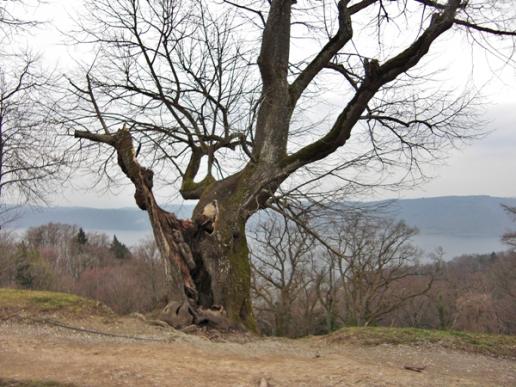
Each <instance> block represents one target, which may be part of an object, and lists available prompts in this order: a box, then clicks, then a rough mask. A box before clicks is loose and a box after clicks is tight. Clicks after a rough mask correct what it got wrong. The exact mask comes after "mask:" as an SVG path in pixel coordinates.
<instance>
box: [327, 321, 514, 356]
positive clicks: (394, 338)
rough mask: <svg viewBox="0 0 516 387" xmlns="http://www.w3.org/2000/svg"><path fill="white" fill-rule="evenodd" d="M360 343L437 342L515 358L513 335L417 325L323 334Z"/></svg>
mask: <svg viewBox="0 0 516 387" xmlns="http://www.w3.org/2000/svg"><path fill="white" fill-rule="evenodd" d="M326 339H327V340H329V341H330V342H332V343H344V342H348V343H352V344H359V345H380V344H393V345H428V344H434V345H440V346H442V347H444V348H449V349H457V350H463V351H466V352H475V353H481V354H484V355H491V356H500V357H511V358H516V336H505V335H492V334H484V333H473V332H458V331H442V330H431V329H417V328H384V327H348V328H343V329H340V330H338V331H336V332H334V333H332V334H330V335H328V336H327V337H326Z"/></svg>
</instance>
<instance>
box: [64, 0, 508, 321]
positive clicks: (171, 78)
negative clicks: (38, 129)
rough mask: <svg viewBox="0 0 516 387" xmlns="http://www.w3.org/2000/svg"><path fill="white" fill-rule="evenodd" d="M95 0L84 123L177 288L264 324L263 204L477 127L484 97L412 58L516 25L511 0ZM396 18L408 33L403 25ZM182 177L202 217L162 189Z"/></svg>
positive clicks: (76, 123) (83, 89) (82, 101)
mask: <svg viewBox="0 0 516 387" xmlns="http://www.w3.org/2000/svg"><path fill="white" fill-rule="evenodd" d="M89 7H90V17H91V19H92V20H91V23H88V22H84V24H83V28H82V32H83V34H82V35H79V36H78V40H82V41H87V42H90V43H93V44H94V47H95V53H96V59H95V61H94V63H93V64H92V65H91V66H88V68H87V70H86V77H85V80H82V81H81V80H79V79H75V78H74V79H71V84H72V87H71V90H72V91H73V93H74V95H75V105H74V106H73V107H72V108H71V109H70V112H71V113H70V116H69V119H70V121H69V122H70V125H69V127H70V130H73V131H74V135H75V137H76V138H78V139H80V140H81V146H82V148H81V149H82V150H83V151H86V150H91V152H90V153H85V154H87V155H90V157H92V158H93V159H94V160H92V161H96V163H95V165H96V166H97V168H98V169H97V170H98V171H99V172H100V173H101V174H105V175H107V176H108V177H109V178H111V179H114V178H115V177H117V176H116V174H113V173H112V171H113V166H114V164H118V165H119V167H120V170H121V171H122V172H123V173H124V174H125V175H126V176H127V177H128V178H129V179H130V180H131V182H132V184H133V185H134V187H135V191H136V193H135V199H136V203H137V205H138V206H139V207H140V208H141V209H142V210H145V211H147V212H148V214H149V218H150V221H151V224H152V227H153V231H154V237H155V239H156V242H157V245H158V248H159V250H160V252H161V255H162V257H163V258H164V259H165V260H167V262H168V263H169V268H168V270H169V276H170V278H171V293H173V296H174V297H175V298H176V299H178V300H183V301H184V302H189V303H190V304H191V305H192V306H194V307H195V305H199V304H200V305H203V306H211V305H213V304H222V305H224V307H225V308H226V310H227V312H228V316H229V317H230V319H231V320H233V321H235V322H241V323H243V324H244V325H246V326H247V327H250V328H252V327H253V326H254V318H253V314H252V308H251V299H250V284H251V270H250V262H249V254H248V253H249V252H248V247H247V241H246V237H245V224H246V222H247V220H248V219H249V217H250V216H251V215H252V214H254V213H255V212H257V211H258V210H260V209H263V208H265V207H267V205H268V202H269V200H270V199H271V198H273V197H274V196H275V195H276V193H277V192H278V190H279V189H280V186H281V187H282V188H283V189H285V190H286V191H289V192H295V190H296V189H304V190H305V191H307V190H315V191H316V192H317V194H323V193H324V192H325V191H324V190H325V187H326V184H327V183H328V182H333V188H335V185H337V191H338V190H339V187H340V186H342V184H341V183H343V182H344V183H346V182H349V181H350V180H356V178H358V176H357V175H356V172H352V170H350V167H351V166H358V167H361V168H362V169H368V168H369V169H374V170H376V171H379V170H380V171H381V170H386V167H394V168H396V167H399V168H401V169H402V170H404V171H405V175H408V176H415V175H417V173H418V172H420V165H419V163H420V161H421V160H424V159H428V158H429V157H431V156H432V155H435V154H436V152H438V151H440V150H441V149H443V148H445V147H446V146H447V145H450V144H453V143H454V142H455V141H457V140H463V139H467V138H471V137H473V136H474V135H476V134H478V132H477V131H475V129H478V128H476V127H475V126H471V125H468V123H469V122H468V121H464V118H465V117H467V116H468V114H467V113H468V110H467V108H468V107H469V106H470V103H469V102H470V101H471V99H470V98H467V97H465V98H461V97H460V96H457V94H456V93H454V92H449V93H441V92H437V91H435V90H438V88H437V87H435V86H432V85H431V84H430V85H429V84H428V83H425V81H427V80H428V79H429V77H428V76H426V77H425V76H421V77H417V76H416V75H417V74H416V73H414V72H413V69H414V68H416V67H417V66H418V64H420V62H425V61H424V60H423V59H424V58H425V56H426V55H427V53H428V52H429V51H430V50H431V47H432V46H433V44H434V42H435V41H436V40H438V39H439V38H440V37H441V36H448V37H450V36H452V35H453V33H454V31H458V32H460V31H466V32H467V33H468V34H470V35H469V36H471V37H472V38H473V40H474V41H475V42H477V43H480V44H481V45H483V46H484V47H486V48H489V47H488V46H487V44H488V43H489V41H488V40H487V38H488V37H489V36H494V37H495V38H497V39H502V38H505V39H506V40H505V41H514V36H516V32H514V17H513V16H512V13H511V12H512V11H513V9H512V8H511V2H510V1H491V0H475V1H465V0H464V1H463V0H448V1H440V0H404V1H390V2H385V1H382V0H360V1H349V0H340V1H335V2H333V1H317V2H316V1H309V0H304V1H292V0H272V1H259V0H256V1H254V0H249V1H245V2H238V3H237V2H232V1H222V2H199V1H189V0H151V1H139V0H110V1H107V0H99V1H94V2H90V3H89ZM395 28H398V29H399V30H401V31H406V33H403V35H402V36H400V37H399V39H392V34H391V32H392V29H395ZM357 32H362V33H361V34H357ZM260 37H261V39H257V38H260ZM255 41H259V44H258V45H257V46H255V45H254V44H253V42H255ZM306 42H308V43H307V44H306V46H305V47H304V48H303V49H302V50H297V51H294V50H292V52H291V47H296V46H299V45H301V44H303V43H306ZM486 42H487V43H486ZM491 51H492V52H493V54H494V55H497V54H498V55H504V52H502V51H500V50H496V49H491ZM508 62H510V63H512V59H511V58H509V59H508ZM426 65H427V66H430V67H432V63H430V62H428V61H426ZM434 68H435V66H434V67H432V69H434ZM329 74H337V75H339V76H340V77H342V78H339V79H341V81H336V80H335V78H328V75H329ZM426 75H428V74H426ZM328 94H330V95H332V96H333V101H334V103H333V106H332V108H331V109H327V110H330V111H329V112H328V119H327V120H324V119H320V120H318V119H316V118H311V117H312V116H313V114H312V113H313V112H314V109H318V108H321V106H325V104H326V103H327V101H325V100H324V98H323V99H322V100H321V102H320V103H319V104H314V101H315V100H316V99H317V97H324V96H325V95H328ZM335 101H338V102H335ZM310 107H311V109H312V110H310ZM332 113H334V114H332ZM124 123H125V124H124ZM121 127H122V128H121ZM120 128H121V129H120ZM96 146H98V148H95V147H96ZM323 160H324V161H323ZM154 171H157V172H160V175H161V176H162V178H161V180H160V179H158V178H156V179H155V178H154V177H155V174H154ZM157 176H158V174H156V177H157ZM155 180H156V181H155ZM175 182H177V184H178V185H179V187H178V188H179V193H180V195H181V196H182V197H183V198H184V199H193V200H198V204H197V206H196V208H195V210H194V213H193V217H192V221H191V222H190V221H181V220H178V219H177V218H176V216H175V215H174V214H172V213H169V212H167V211H165V210H164V209H163V208H161V207H160V206H159V205H158V202H157V200H156V197H155V191H156V187H159V184H163V183H165V184H168V185H170V184H173V183H175ZM335 182H338V183H337V184H335ZM155 183H156V187H155ZM359 184H361V185H362V186H371V185H375V184H378V181H376V180H371V179H369V180H367V179H366V180H365V181H359ZM300 186H301V187H302V188H299V187H300ZM326 192H328V191H326Z"/></svg>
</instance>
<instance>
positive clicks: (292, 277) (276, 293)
mask: <svg viewBox="0 0 516 387" xmlns="http://www.w3.org/2000/svg"><path fill="white" fill-rule="evenodd" d="M251 240H252V242H253V243H252V248H251V261H252V270H253V274H254V276H255V279H254V281H253V293H254V295H255V305H256V306H257V307H258V308H259V309H261V310H262V312H268V313H270V314H272V315H273V316H274V329H273V333H274V334H275V335H278V336H291V335H294V333H295V332H294V331H293V329H292V328H294V325H298V324H299V321H296V320H295V319H294V308H295V307H296V304H298V303H299V300H300V299H301V297H300V296H301V293H302V292H303V291H304V290H305V289H306V288H307V287H308V286H309V284H310V283H311V282H312V276H311V275H310V274H309V271H310V269H311V266H310V262H311V258H312V257H313V255H314V253H315V252H314V247H315V241H314V238H313V237H312V236H311V235H309V234H307V233H305V232H303V230H300V229H299V228H298V227H297V226H296V224H295V223H293V222H288V221H286V220H284V219H281V218H278V217H272V216H271V217H269V219H268V221H266V222H263V223H261V224H260V225H259V226H258V228H257V229H256V230H255V231H254V232H253V233H252V235H251ZM260 305H261V306H260ZM297 331H299V329H297Z"/></svg>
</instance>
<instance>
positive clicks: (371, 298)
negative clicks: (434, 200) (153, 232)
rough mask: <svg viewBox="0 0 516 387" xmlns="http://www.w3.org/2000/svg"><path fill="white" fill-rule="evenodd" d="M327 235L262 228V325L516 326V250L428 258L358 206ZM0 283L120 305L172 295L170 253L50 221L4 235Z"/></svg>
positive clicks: (140, 306)
mask: <svg viewBox="0 0 516 387" xmlns="http://www.w3.org/2000/svg"><path fill="white" fill-rule="evenodd" d="M332 226H335V227H337V228H336V229H334V230H336V231H335V234H334V235H333V237H332V238H328V237H327V235H329V234H328V233H326V234H325V235H326V237H325V239H322V238H321V237H320V236H319V235H317V234H316V233H315V232H313V231H311V232H309V233H308V232H306V230H305V229H303V228H300V227H298V226H297V225H296V224H294V223H291V222H287V221H285V220H284V219H281V218H278V217H270V218H268V219H266V220H264V221H263V222H261V223H260V224H259V225H258V226H257V227H256V229H255V230H254V231H253V232H252V233H251V235H252V238H253V243H252V246H253V248H252V267H253V280H252V289H253V293H252V294H253V306H254V308H255V314H256V319H257V321H258V325H259V328H260V330H261V332H262V333H264V334H266V335H278V336H290V337H298V336H304V335H314V334H323V333H328V332H331V331H334V330H336V329H338V328H340V327H342V326H357V325H358V326H365V325H369V326H396V327H418V328H433V329H452V330H466V331H474V332H489V333H503V334H516V277H515V276H516V251H515V250H514V234H510V233H509V234H507V235H505V236H504V237H503V238H504V240H505V241H506V242H507V243H508V247H509V249H508V250H507V251H505V252H499V253H493V254H490V255H476V256H466V255H465V256H461V257H457V258H455V259H453V260H452V261H449V262H444V261H442V260H440V259H439V252H438V251H436V254H434V256H433V257H431V258H432V260H431V261H428V259H426V260H425V261H424V262H426V263H424V264H422V263H418V260H419V258H423V257H422V256H421V253H420V252H419V251H418V249H417V248H415V247H414V246H412V245H411V244H410V237H411V236H412V235H414V233H415V230H413V229H411V228H409V227H407V226H406V225H405V224H403V223H394V222H392V221H389V220H385V219H382V220H378V219H375V218H374V217H373V218H371V217H368V216H366V215H364V214H354V215H353V216H352V217H351V219H349V220H348V222H347V223H346V224H345V226H343V227H341V228H339V227H338V226H336V225H335V224H333V225H332ZM1 235H2V237H1V238H2V239H1V240H0V287H19V288H26V289H40V290H55V291H64V292H71V293H75V294H79V295H82V296H86V297H91V298H93V299H97V300H99V301H101V302H104V303H105V304H107V305H108V306H110V307H111V308H112V309H113V310H115V311H116V312H119V313H122V314H127V313H131V312H143V313H146V312H152V311H156V310H158V309H161V308H163V307H164V306H165V305H166V304H167V301H168V300H167V289H166V286H167V285H166V283H167V280H166V276H165V270H164V267H163V261H162V260H161V259H160V255H159V251H158V249H157V248H156V245H155V243H154V242H153V241H152V240H148V241H145V242H141V243H140V244H139V245H137V246H136V247H134V248H131V249H128V248H127V247H126V246H124V245H123V244H122V243H120V242H119V241H118V240H117V239H116V238H112V237H110V236H109V237H108V236H107V235H104V234H96V233H84V232H83V230H82V229H80V228H78V227H77V226H71V225H64V224H48V225H45V226H40V227H36V228H32V229H30V230H28V231H27V232H26V234H25V236H24V237H23V239H22V240H21V241H17V240H15V239H14V238H13V237H9V234H7V233H2V234H1Z"/></svg>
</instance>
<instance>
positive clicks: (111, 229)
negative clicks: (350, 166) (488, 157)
mask: <svg viewBox="0 0 516 387" xmlns="http://www.w3.org/2000/svg"><path fill="white" fill-rule="evenodd" d="M382 203H383V204H385V203H386V202H382ZM371 204H372V205H375V204H378V202H373V203H371ZM388 204H389V206H388V207H387V208H386V209H385V213H386V214H387V215H389V216H393V217H396V218H398V219H402V220H404V221H405V222H406V223H407V224H409V225H411V226H413V227H417V228H418V229H419V231H420V234H419V235H418V236H417V237H416V238H415V243H416V244H418V245H419V246H420V247H422V248H424V249H426V250H427V251H431V250H433V249H434V248H435V247H437V246H442V247H443V248H444V250H445V252H446V253H447V257H448V258H451V257H453V256H456V255H460V254H463V253H468V254H471V253H478V254H482V253H491V252H492V251H498V250H502V249H504V246H503V245H502V244H501V242H500V236H501V235H502V234H503V233H504V232H507V231H508V230H510V229H511V228H514V227H515V223H514V222H513V220H512V219H511V218H510V216H509V215H508V214H507V213H506V212H505V211H504V210H503V209H502V207H501V204H507V205H510V206H516V198H499V197H490V196H448V197H437V198H421V199H404V200H393V201H388ZM169 209H170V210H172V211H174V212H176V213H177V214H178V216H179V217H189V216H190V214H191V212H192V209H193V206H192V205H181V206H179V205H173V206H170V208H169ZM49 222H54V223H68V224H77V225H80V226H81V227H83V228H85V229H86V230H88V231H100V232H105V233H108V234H117V236H118V237H119V238H120V239H121V240H122V241H123V242H125V243H128V244H134V243H135V241H137V240H139V239H141V238H143V237H145V236H146V235H150V232H151V231H150V225H149V222H148V220H147V218H146V215H145V213H144V212H143V211H140V210H138V209H136V208H119V209H96V208H82V207H49V208H35V209H22V210H21V211H20V213H19V216H18V218H17V219H16V220H15V221H14V222H12V223H10V224H9V227H10V228H14V229H21V230H23V229H26V228H29V227H33V226H38V225H41V224H46V223H49Z"/></svg>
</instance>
